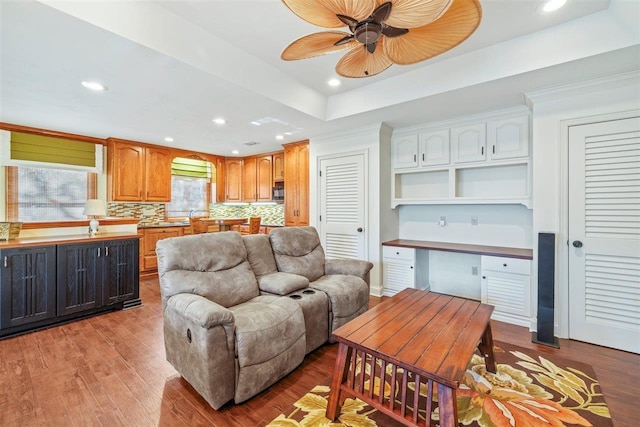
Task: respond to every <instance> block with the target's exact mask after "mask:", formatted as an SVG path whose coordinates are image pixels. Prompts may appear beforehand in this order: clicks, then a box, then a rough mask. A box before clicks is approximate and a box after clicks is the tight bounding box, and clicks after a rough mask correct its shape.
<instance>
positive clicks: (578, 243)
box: [572, 240, 582, 248]
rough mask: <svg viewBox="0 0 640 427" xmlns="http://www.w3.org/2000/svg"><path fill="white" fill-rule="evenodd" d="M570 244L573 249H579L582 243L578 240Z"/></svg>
mask: <svg viewBox="0 0 640 427" xmlns="http://www.w3.org/2000/svg"><path fill="white" fill-rule="evenodd" d="M572 244H573V247H574V248H581V247H582V242H581V241H580V240H574V241H573V243H572Z"/></svg>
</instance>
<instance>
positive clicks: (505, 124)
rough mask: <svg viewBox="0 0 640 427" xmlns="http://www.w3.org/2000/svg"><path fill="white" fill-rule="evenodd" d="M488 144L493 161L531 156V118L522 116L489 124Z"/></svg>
mask: <svg viewBox="0 0 640 427" xmlns="http://www.w3.org/2000/svg"><path fill="white" fill-rule="evenodd" d="M487 138H488V139H487V143H488V146H489V147H490V152H489V156H490V158H491V160H502V159H515V158H519V157H527V156H529V117H528V116H520V117H512V118H508V119H503V120H493V121H490V122H489V123H488V129H487Z"/></svg>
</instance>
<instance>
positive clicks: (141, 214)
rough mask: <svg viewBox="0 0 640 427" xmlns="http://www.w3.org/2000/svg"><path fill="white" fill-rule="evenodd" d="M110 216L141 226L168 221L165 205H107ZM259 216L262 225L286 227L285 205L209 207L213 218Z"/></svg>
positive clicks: (210, 215)
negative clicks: (132, 220)
mask: <svg viewBox="0 0 640 427" xmlns="http://www.w3.org/2000/svg"><path fill="white" fill-rule="evenodd" d="M107 210H108V215H109V216H115V217H126V218H139V219H140V223H139V225H151V224H157V223H160V222H163V221H166V218H165V204H164V203H119V202H110V203H108V204H107ZM252 216H259V217H261V218H262V221H261V222H262V224H267V225H284V205H283V204H277V205H240V206H235V205H224V204H212V205H210V206H209V217H211V218H249V217H252Z"/></svg>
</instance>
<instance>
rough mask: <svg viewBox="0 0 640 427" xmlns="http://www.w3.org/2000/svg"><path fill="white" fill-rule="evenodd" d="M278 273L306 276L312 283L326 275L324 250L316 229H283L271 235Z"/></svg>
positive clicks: (276, 230)
mask: <svg viewBox="0 0 640 427" xmlns="http://www.w3.org/2000/svg"><path fill="white" fill-rule="evenodd" d="M269 240H270V241H271V247H272V248H273V254H274V257H275V259H276V264H277V266H278V271H283V272H285V273H293V274H299V275H301V276H305V277H306V278H307V279H309V281H310V282H313V281H314V280H316V279H318V278H319V277H321V276H323V275H324V250H323V249H322V245H320V237H319V236H318V232H317V231H316V229H315V228H314V227H282V228H276V229H274V230H272V231H271V233H270V234H269Z"/></svg>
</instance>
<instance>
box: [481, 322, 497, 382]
mask: <svg viewBox="0 0 640 427" xmlns="http://www.w3.org/2000/svg"><path fill="white" fill-rule="evenodd" d="M480 352H481V353H482V356H483V357H484V364H485V366H486V367H487V371H489V372H493V373H494V374H495V373H496V359H495V357H494V354H493V335H492V333H491V322H489V323H487V327H486V328H485V330H484V333H483V334H482V344H481V345H480Z"/></svg>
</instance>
